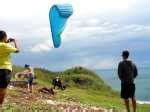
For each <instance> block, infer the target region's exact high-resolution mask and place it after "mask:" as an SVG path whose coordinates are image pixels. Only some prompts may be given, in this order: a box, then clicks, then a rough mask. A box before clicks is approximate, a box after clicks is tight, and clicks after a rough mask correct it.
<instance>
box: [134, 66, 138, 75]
mask: <svg viewBox="0 0 150 112" xmlns="http://www.w3.org/2000/svg"><path fill="white" fill-rule="evenodd" d="M133 76H134V78H136V77H137V76H138V70H137V67H136V65H135V64H133Z"/></svg>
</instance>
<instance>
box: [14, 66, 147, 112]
mask: <svg viewBox="0 0 150 112" xmlns="http://www.w3.org/2000/svg"><path fill="white" fill-rule="evenodd" d="M21 70H22V67H18V66H14V71H13V72H14V73H16V72H18V71H21ZM35 74H36V77H37V79H36V82H38V83H39V84H40V85H42V86H46V87H51V86H52V85H51V81H52V79H53V78H54V77H56V76H60V77H61V78H62V79H63V80H65V81H66V82H67V83H68V85H69V87H68V88H67V90H65V91H61V90H57V92H58V95H57V97H56V100H58V101H69V100H71V101H75V102H80V103H82V104H86V105H93V106H98V107H105V108H117V109H123V108H124V106H123V103H122V101H121V99H120V98H119V94H118V92H115V91H113V90H112V89H111V87H109V86H108V85H107V84H106V83H105V82H104V81H103V80H102V79H101V78H100V77H99V76H98V75H97V74H95V73H94V72H93V71H90V70H88V69H85V68H82V67H76V68H72V69H68V70H66V71H64V72H57V73H56V72H51V71H48V70H44V69H40V68H36V69H35ZM138 111H139V112H148V111H150V106H149V105H143V106H141V105H139V108H138Z"/></svg>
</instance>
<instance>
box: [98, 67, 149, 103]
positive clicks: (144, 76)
mask: <svg viewBox="0 0 150 112" xmlns="http://www.w3.org/2000/svg"><path fill="white" fill-rule="evenodd" d="M96 72H97V73H98V74H99V76H100V77H101V78H102V79H103V80H104V81H105V82H106V83H107V84H109V85H110V86H111V87H112V88H113V89H114V90H117V91H120V80H119V79H118V76H117V70H115V69H112V70H96ZM138 72H139V74H138V77H137V78H136V80H135V84H136V98H137V100H138V101H143V102H149V103H150V68H149V69H148V68H142V69H139V70H138Z"/></svg>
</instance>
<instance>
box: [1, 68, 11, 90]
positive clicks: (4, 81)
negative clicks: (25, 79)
mask: <svg viewBox="0 0 150 112" xmlns="http://www.w3.org/2000/svg"><path fill="white" fill-rule="evenodd" d="M10 79H11V71H10V70H7V69H0V88H7V86H8V84H9V83H10Z"/></svg>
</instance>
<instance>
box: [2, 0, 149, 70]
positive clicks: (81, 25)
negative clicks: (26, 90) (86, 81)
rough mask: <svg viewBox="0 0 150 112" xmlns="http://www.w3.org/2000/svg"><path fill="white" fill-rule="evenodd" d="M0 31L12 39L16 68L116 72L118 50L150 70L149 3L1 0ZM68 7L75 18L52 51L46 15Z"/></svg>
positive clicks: (146, 0)
mask: <svg viewBox="0 0 150 112" xmlns="http://www.w3.org/2000/svg"><path fill="white" fill-rule="evenodd" d="M1 2H2V3H1V4H0V13H1V15H0V26H1V29H2V30H5V31H6V32H7V33H8V36H9V37H16V38H17V40H18V41H19V43H20V47H21V51H22V52H21V53H20V54H17V55H13V63H14V64H17V65H24V64H26V63H27V64H31V65H33V66H38V67H44V68H47V69H51V70H62V69H66V68H70V67H72V66H79V65H80V66H84V67H88V68H91V69H107V68H116V67H117V64H118V62H119V61H120V60H121V52H122V50H125V49H128V50H130V51H131V59H132V60H133V61H134V62H135V63H136V64H137V65H138V67H150V56H149V54H150V44H149V42H150V22H149V20H150V16H149V11H150V7H149V6H150V1H148V0H132V1H131V0H111V1H110V0H105V1H104V0H91V1H90V0H89V1H87V0H62V1H61V2H60V0H56V1H54V0H44V1H43V0H38V1H37V0H22V1H21V0H13V1H10V0H5V1H4V0H3V1H1ZM66 2H68V3H71V4H72V5H73V7H74V14H73V16H72V17H71V18H70V19H69V21H68V23H67V26H66V29H65V31H64V32H63V34H62V40H63V41H62V46H61V47H60V48H59V49H55V48H53V45H52V39H51V32H50V27H49V18H48V13H49V9H50V7H51V6H52V5H53V4H55V3H66Z"/></svg>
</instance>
